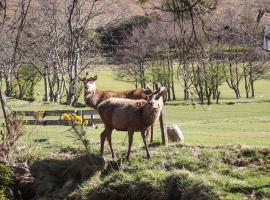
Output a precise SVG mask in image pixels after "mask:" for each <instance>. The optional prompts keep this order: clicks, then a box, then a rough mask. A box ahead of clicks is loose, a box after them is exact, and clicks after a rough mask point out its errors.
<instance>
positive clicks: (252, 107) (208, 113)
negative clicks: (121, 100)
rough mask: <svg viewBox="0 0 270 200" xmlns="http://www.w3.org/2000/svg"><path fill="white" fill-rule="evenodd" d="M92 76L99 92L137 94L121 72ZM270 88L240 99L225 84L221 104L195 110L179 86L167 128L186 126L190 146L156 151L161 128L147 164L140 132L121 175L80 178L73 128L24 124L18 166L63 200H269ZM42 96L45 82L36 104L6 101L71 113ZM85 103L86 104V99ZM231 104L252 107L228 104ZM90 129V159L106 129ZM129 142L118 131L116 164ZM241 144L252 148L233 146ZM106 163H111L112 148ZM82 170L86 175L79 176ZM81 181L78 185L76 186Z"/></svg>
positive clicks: (259, 86) (263, 83)
mask: <svg viewBox="0 0 270 200" xmlns="http://www.w3.org/2000/svg"><path fill="white" fill-rule="evenodd" d="M93 74H98V81H97V86H98V88H100V89H102V90H125V89H128V88H133V86H132V85H131V84H129V83H126V82H122V81H119V80H116V72H113V71H111V70H105V71H102V72H96V73H93ZM269 87H270V81H269V80H260V81H258V82H257V83H256V95H257V97H256V98H254V99H245V98H242V99H241V100H237V101H236V100H234V93H233V92H232V91H231V90H230V89H229V88H228V87H227V86H226V85H224V86H222V100H221V103H220V104H219V105H216V104H213V105H210V106H207V105H199V104H196V105H195V106H194V105H192V102H190V101H188V102H184V101H183V99H182V96H183V94H182V90H183V89H182V87H181V84H180V83H177V85H176V92H177V97H178V99H177V100H176V101H172V102H167V104H166V106H165V122H166V124H178V125H179V126H180V127H181V129H182V131H183V133H184V136H185V144H186V145H188V146H184V147H183V146H181V145H170V146H168V147H163V146H159V142H160V141H161V139H160V130H159V126H158V124H157V125H156V126H155V127H154V140H155V141H154V143H153V144H151V145H150V154H151V156H152V159H151V160H146V159H145V155H146V154H145V150H144V149H142V146H143V143H142V140H141V137H140V134H139V133H136V134H135V136H134V143H133V146H132V154H131V161H130V162H127V161H124V163H123V169H122V171H121V172H114V173H109V174H107V175H100V174H99V173H94V174H91V175H90V174H89V175H87V176H86V177H85V174H84V173H83V172H84V170H85V169H86V168H85V165H87V164H85V163H84V162H83V163H84V164H82V166H80V165H79V164H78V163H81V160H80V161H78V159H77V158H76V157H77V156H78V154H81V153H82V152H83V151H84V149H83V146H82V144H81V143H80V142H79V141H77V140H76V139H75V138H74V137H73V135H72V134H71V132H70V131H69V128H70V127H68V126H37V127H32V126H26V127H25V132H26V134H25V135H24V136H23V137H22V138H20V140H19V143H18V147H17V148H16V150H15V155H16V156H17V157H18V158H19V159H20V160H25V159H27V160H29V161H30V166H31V168H32V171H33V173H36V174H40V176H38V179H39V180H40V181H41V183H42V184H41V185H40V187H41V186H44V188H39V189H40V190H41V191H40V192H41V193H42V194H43V195H44V197H45V199H46V197H47V199H57V198H58V199H63V198H64V197H65V198H67V197H68V196H71V197H72V196H73V197H74V198H75V197H77V196H80V197H81V198H82V199H106V198H108V197H109V198H110V199H119V198H129V199H143V198H144V199H179V198H184V197H185V198H187V199H192V198H193V197H194V196H192V195H193V194H197V195H200V198H201V199H211V198H212V199H218V197H222V198H223V199H224V198H225V199H243V198H251V197H254V196H255V197H256V198H261V197H264V198H270V187H269V184H270V179H269V177H270V168H269V164H270V163H269V160H270V156H269V152H268V151H265V152H264V149H262V148H261V147H268V148H269V147H270V142H269V141H270V123H269V122H270V91H269ZM242 88H243V87H242ZM42 91H43V88H42V82H41V83H40V84H39V85H37V87H36V90H35V94H36V97H37V101H35V102H33V103H29V102H26V101H20V100H15V99H10V98H9V99H8V100H7V101H8V105H9V106H10V108H12V109H13V110H36V111H39V110H55V109H74V108H72V107H70V106H65V105H60V104H54V103H49V104H47V103H43V102H42V101H41V99H42V97H41V95H39V94H38V93H42ZM242 92H244V91H242ZM80 101H81V102H82V101H83V98H82V97H81V98H80ZM227 102H255V103H254V104H233V105H228V104H227ZM83 109H88V108H83ZM1 119H2V120H3V118H1ZM86 129H87V137H88V138H89V139H90V142H91V147H92V149H91V150H92V153H98V151H99V137H100V133H101V132H102V130H103V125H99V126H98V128H97V129H95V128H92V127H86ZM127 140H128V139H127V133H125V132H117V131H114V133H113V136H112V141H113V147H114V149H115V151H116V153H117V158H123V157H124V156H125V153H126V150H127V146H128V145H127V142H128V141H127ZM236 144H241V145H248V146H253V147H250V148H243V147H240V146H230V145H236ZM198 145H203V147H198ZM223 145H225V146H223ZM228 145H229V146H228ZM254 146H261V147H260V148H257V147H254ZM105 157H106V158H107V159H110V150H109V147H108V145H107V144H105ZM44 159H45V160H44ZM73 164H74V165H73ZM88 164H89V163H88ZM89 165H90V168H91V166H93V165H94V164H93V163H92V161H91V162H90V164H89ZM67 166H69V168H68V169H66V167H67ZM78 167H79V168H80V167H82V169H79V170H78V169H77V168H78ZM70 168H76V169H70ZM87 169H88V168H87ZM55 170H58V171H57V172H56V171H55ZM61 171H64V172H71V175H70V176H66V173H64V174H62V173H60V172H61ZM90 171H91V170H90ZM73 172H74V174H72V173H73ZM75 177H76V179H75ZM79 177H81V179H80V180H77V178H79ZM60 180H61V181H60ZM71 183H72V184H71ZM77 185H80V187H79V189H76V188H77ZM51 187H55V188H56V189H55V192H54V193H52V192H48V191H47V190H49V188H51ZM75 189H76V190H75ZM43 190H44V191H47V193H46V192H45V193H44V191H43ZM123 190H125V191H126V193H123V192H122V191H123ZM1 195H2V194H1V191H0V196H1ZM107 195H109V196H107ZM119 195H120V196H119ZM121 195H122V196H121ZM71 197H70V198H71ZM195 197H196V196H195ZM195 197H194V198H195ZM197 197H198V196H197ZM71 199H72V198H71Z"/></svg>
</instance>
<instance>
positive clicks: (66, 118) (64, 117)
mask: <svg viewBox="0 0 270 200" xmlns="http://www.w3.org/2000/svg"><path fill="white" fill-rule="evenodd" d="M62 118H63V119H64V120H68V121H70V120H71V116H70V115H69V114H67V113H64V114H62Z"/></svg>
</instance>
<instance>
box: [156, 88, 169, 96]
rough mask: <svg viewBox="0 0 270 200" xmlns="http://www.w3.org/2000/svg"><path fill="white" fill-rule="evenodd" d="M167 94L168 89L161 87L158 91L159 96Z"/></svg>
mask: <svg viewBox="0 0 270 200" xmlns="http://www.w3.org/2000/svg"><path fill="white" fill-rule="evenodd" d="M166 92H167V90H166V87H160V88H159V89H158V96H164V95H166Z"/></svg>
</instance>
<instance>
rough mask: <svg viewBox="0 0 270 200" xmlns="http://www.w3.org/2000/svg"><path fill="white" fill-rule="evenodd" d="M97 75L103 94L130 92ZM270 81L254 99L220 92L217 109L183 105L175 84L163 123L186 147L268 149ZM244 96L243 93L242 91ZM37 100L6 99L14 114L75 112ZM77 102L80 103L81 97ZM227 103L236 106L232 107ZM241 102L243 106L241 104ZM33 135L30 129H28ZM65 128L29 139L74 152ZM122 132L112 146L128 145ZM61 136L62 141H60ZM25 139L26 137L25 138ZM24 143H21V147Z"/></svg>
mask: <svg viewBox="0 0 270 200" xmlns="http://www.w3.org/2000/svg"><path fill="white" fill-rule="evenodd" d="M95 74H98V81H97V86H98V88H100V89H103V90H109V89H112V90H124V89H128V88H132V85H131V84H129V83H126V82H122V81H118V80H116V73H115V72H112V71H110V70H107V71H102V72H96V73H95ZM268 88H270V81H269V80H261V81H258V82H257V84H256V98H255V99H245V98H242V99H241V100H237V101H236V100H234V99H233V97H234V94H233V92H232V91H231V90H230V89H228V87H226V86H223V88H222V94H221V95H222V101H221V103H220V104H219V105H216V104H213V105H211V106H207V105H199V104H197V105H195V106H193V105H191V102H184V101H183V100H182V99H181V97H182V96H183V95H182V87H181V84H179V83H177V87H176V92H177V97H178V99H177V101H172V102H168V103H167V104H166V106H165V117H166V119H165V121H166V123H167V124H178V125H179V126H180V127H181V129H182V130H183V133H184V135H185V143H186V144H192V145H194V144H200V145H224V144H245V145H258V146H270V142H269V141H270V123H269V122H270V90H269V89H268ZM35 91H36V94H38V93H40V91H43V90H42V83H40V85H38V87H37V88H36V90H35ZM242 92H244V91H242ZM36 96H37V101H36V102H33V103H29V102H26V101H20V100H14V99H8V104H9V106H10V107H11V108H12V109H14V110H54V109H74V108H70V107H68V106H65V105H59V104H46V103H43V102H42V101H41V96H39V95H36ZM80 101H81V102H82V101H83V98H82V97H81V99H80ZM227 102H238V103H236V104H233V105H228V104H226V103H227ZM241 102H242V103H241ZM248 102H251V103H248ZM27 129H29V132H32V131H31V129H32V127H27ZM67 129H68V127H65V126H53V127H52V126H47V127H42V126H39V127H37V130H35V133H33V134H31V137H32V138H33V139H34V140H35V139H39V138H46V139H48V142H49V143H50V144H48V146H46V144H42V145H40V144H38V146H39V147H43V145H45V147H46V148H47V147H48V148H49V149H50V148H53V147H57V146H66V147H67V148H69V147H70V148H75V147H77V146H76V144H77V143H76V142H74V140H73V139H71V138H70V137H69V136H70V133H69V132H68V131H67ZM101 131H102V126H99V128H98V129H93V128H90V127H89V128H88V131H87V132H88V135H89V138H91V140H92V141H93V142H94V143H97V142H98V139H99V134H100V132H101ZM126 135H127V134H125V133H123V132H119V133H118V132H115V133H114V134H113V141H114V143H122V142H125V143H126V142H127V139H126ZM63 136H64V137H65V139H63ZM26 137H27V136H26ZM154 139H155V141H160V130H159V128H158V126H156V127H155V133H154ZM26 142H27V140H25V139H23V140H22V141H21V143H22V144H25V143H26ZM137 144H141V140H140V134H137V135H136V137H135V146H136V145H137Z"/></svg>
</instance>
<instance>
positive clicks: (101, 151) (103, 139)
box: [100, 128, 107, 156]
mask: <svg viewBox="0 0 270 200" xmlns="http://www.w3.org/2000/svg"><path fill="white" fill-rule="evenodd" d="M106 137H107V130H106V128H105V130H104V131H103V132H102V133H101V135H100V155H101V156H103V152H104V142H105V139H106Z"/></svg>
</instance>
